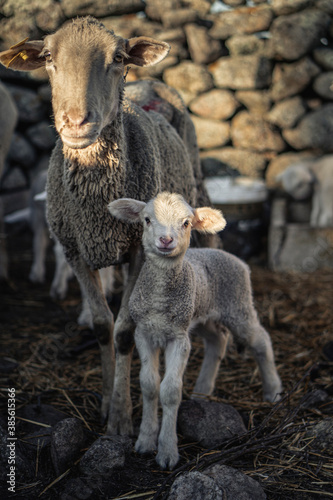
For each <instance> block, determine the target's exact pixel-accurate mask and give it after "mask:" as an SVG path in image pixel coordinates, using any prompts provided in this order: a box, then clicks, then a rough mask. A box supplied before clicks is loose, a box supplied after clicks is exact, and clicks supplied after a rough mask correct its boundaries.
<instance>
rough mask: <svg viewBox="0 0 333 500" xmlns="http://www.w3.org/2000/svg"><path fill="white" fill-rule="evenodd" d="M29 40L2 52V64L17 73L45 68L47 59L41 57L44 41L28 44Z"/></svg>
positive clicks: (0, 53)
mask: <svg viewBox="0 0 333 500" xmlns="http://www.w3.org/2000/svg"><path fill="white" fill-rule="evenodd" d="M27 40H28V38H26V39H25V40H22V42H19V43H17V44H16V45H13V46H12V47H10V49H9V50H5V51H3V52H0V62H1V64H3V65H4V66H6V67H7V68H10V69H14V70H16V71H33V70H34V69H38V68H41V67H42V66H45V58H44V57H41V56H40V53H41V51H42V50H43V47H44V42H43V41H42V40H35V41H31V42H28V41H27Z"/></svg>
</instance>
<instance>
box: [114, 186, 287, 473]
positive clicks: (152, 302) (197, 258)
mask: <svg viewBox="0 0 333 500" xmlns="http://www.w3.org/2000/svg"><path fill="white" fill-rule="evenodd" d="M109 210H110V213H111V214H112V215H113V216H114V217H119V218H120V219H122V220H126V221H128V222H131V223H137V222H140V223H141V224H142V225H143V236H142V243H143V247H144V253H145V257H146V261H145V263H144V265H143V267H142V269H141V272H140V275H139V278H138V279H137V281H136V283H135V287H134V289H133V292H132V295H131V298H130V301H129V308H130V314H131V316H132V318H133V320H134V322H135V324H136V330H135V344H136V347H137V350H138V353H139V356H140V359H141V372H140V383H141V390H142V397H143V416H142V422H141V426H140V433H139V437H138V439H137V441H136V444H135V449H136V451H138V452H140V453H146V452H151V451H153V450H155V449H156V443H157V437H158V453H157V457H156V460H157V463H158V464H159V465H160V466H161V467H162V468H166V467H169V468H170V469H172V468H173V467H174V466H175V465H176V463H177V461H178V458H179V455H178V449H177V434H176V420H177V412H178V407H179V404H180V401H181V392H182V377H183V373H184V370H185V367H186V363H187V359H188V356H189V352H190V340H189V332H190V331H191V330H192V329H193V328H194V327H195V326H197V331H198V332H199V334H200V335H202V337H203V339H204V344H205V356H204V360H203V363H202V367H201V371H200V374H199V377H198V379H197V381H196V384H195V387H194V395H199V394H201V395H202V394H206V395H209V394H211V393H212V391H213V388H214V384H215V379H216V376H217V372H218V368H219V365H220V362H221V359H222V358H223V356H224V354H225V350H226V342H227V336H226V335H225V327H226V328H227V329H228V330H229V331H230V332H231V334H232V335H233V337H234V339H235V341H236V342H237V344H239V345H241V346H245V347H246V346H247V347H250V348H251V350H252V351H253V354H254V357H255V359H256V361H257V363H258V365H259V370H260V373H261V377H262V382H263V396H264V399H265V400H267V401H271V402H272V401H274V400H278V399H279V393H280V392H281V390H282V387H281V381H280V378H279V375H278V373H277V370H276V367H275V363H274V354H273V350H272V345H271V340H270V337H269V334H268V333H267V332H266V330H265V329H264V328H263V327H262V326H261V324H260V323H259V320H258V316H257V312H256V310H255V308H254V305H253V300H252V291H251V282H250V273H249V268H248V266H247V265H246V264H245V263H243V262H242V261H241V260H240V259H239V258H237V257H235V256H233V255H231V254H229V253H227V252H225V251H223V250H218V249H212V248H190V249H188V247H189V243H190V236H191V230H192V229H193V230H196V231H201V232H211V233H215V232H217V231H221V230H222V229H223V228H224V226H225V224H226V222H225V220H224V218H223V216H222V214H221V212H219V211H218V210H216V209H212V208H209V207H208V208H207V207H206V208H197V209H196V210H193V209H192V208H191V206H190V205H188V204H187V203H186V201H185V200H184V198H183V197H182V196H180V195H178V194H170V193H167V192H163V193H160V194H158V195H157V196H156V197H155V198H154V199H153V200H151V201H149V202H148V203H144V202H142V201H137V200H133V199H119V200H115V201H113V202H112V203H110V204H109ZM198 325H200V327H199V328H198ZM161 349H163V350H164V352H165V375H164V378H163V381H162V383H161V384H160V376H159V366H158V365H159V353H160V350H161ZM158 395H159V396H160V401H161V404H162V409H163V418H162V424H161V430H160V433H159V436H158V420H157V406H158Z"/></svg>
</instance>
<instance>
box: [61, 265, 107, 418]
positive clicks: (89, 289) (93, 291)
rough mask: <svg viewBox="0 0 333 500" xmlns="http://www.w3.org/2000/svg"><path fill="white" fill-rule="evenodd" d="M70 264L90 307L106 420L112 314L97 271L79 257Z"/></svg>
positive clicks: (102, 410) (103, 415)
mask: <svg viewBox="0 0 333 500" xmlns="http://www.w3.org/2000/svg"><path fill="white" fill-rule="evenodd" d="M71 266H72V268H73V270H74V272H75V274H76V277H77V279H78V281H79V283H80V286H81V288H82V290H84V293H85V296H86V297H87V299H88V302H89V306H90V309H91V315H92V322H93V330H94V333H95V335H96V337H97V340H98V343H99V346H100V351H101V362H102V380H103V388H102V395H103V399H102V409H101V413H102V419H103V420H106V418H107V415H108V410H109V405H110V400H111V395H112V388H113V379H114V366H115V356H114V344H113V328H114V321H113V315H112V313H111V311H110V309H109V306H108V304H107V301H106V299H105V296H104V293H103V289H102V284H101V280H100V276H99V272H98V271H92V270H91V269H90V268H89V267H88V266H87V265H86V263H85V262H84V261H83V260H82V259H81V258H78V259H75V260H74V261H72V262H71Z"/></svg>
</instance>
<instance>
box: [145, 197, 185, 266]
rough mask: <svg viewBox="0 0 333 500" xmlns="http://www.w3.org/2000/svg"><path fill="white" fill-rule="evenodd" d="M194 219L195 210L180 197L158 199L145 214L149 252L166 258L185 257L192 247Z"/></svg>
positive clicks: (146, 209) (147, 251)
mask: <svg viewBox="0 0 333 500" xmlns="http://www.w3.org/2000/svg"><path fill="white" fill-rule="evenodd" d="M192 219H193V211H192V209H191V207H190V206H189V205H187V203H185V202H184V200H182V199H181V198H180V197H178V196H176V195H169V194H166V195H165V194H162V195H159V196H157V198H155V199H154V200H152V201H150V202H149V203H148V204H147V205H146V207H145V208H144V210H143V211H142V214H141V220H142V223H143V228H144V231H143V238H142V243H143V246H144V249H145V252H146V253H147V254H154V255H159V256H165V257H177V256H179V255H182V254H184V253H185V252H186V250H187V248H188V247H189V244H190V238H191V227H192V226H191V220H192Z"/></svg>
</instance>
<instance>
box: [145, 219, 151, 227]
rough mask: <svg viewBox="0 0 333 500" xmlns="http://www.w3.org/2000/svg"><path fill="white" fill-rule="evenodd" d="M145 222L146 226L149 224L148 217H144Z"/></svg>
mask: <svg viewBox="0 0 333 500" xmlns="http://www.w3.org/2000/svg"><path fill="white" fill-rule="evenodd" d="M145 222H146V224H147V226H149V224H150V219H149V217H145Z"/></svg>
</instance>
